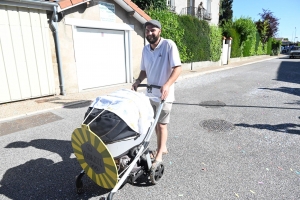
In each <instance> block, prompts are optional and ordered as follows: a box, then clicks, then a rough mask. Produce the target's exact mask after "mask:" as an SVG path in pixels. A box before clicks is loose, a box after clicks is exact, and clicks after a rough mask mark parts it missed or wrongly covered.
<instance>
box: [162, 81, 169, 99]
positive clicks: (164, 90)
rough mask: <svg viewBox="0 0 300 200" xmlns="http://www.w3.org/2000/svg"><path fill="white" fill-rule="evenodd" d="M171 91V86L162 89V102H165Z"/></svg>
mask: <svg viewBox="0 0 300 200" xmlns="http://www.w3.org/2000/svg"><path fill="white" fill-rule="evenodd" d="M169 91H170V86H169V85H167V84H165V85H163V86H162V87H161V88H160V92H161V97H160V98H161V100H165V99H166V98H167V97H168V95H169Z"/></svg>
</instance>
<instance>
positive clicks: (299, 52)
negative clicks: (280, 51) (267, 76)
mask: <svg viewBox="0 0 300 200" xmlns="http://www.w3.org/2000/svg"><path fill="white" fill-rule="evenodd" d="M295 57H300V47H299V46H294V47H293V48H292V49H291V51H290V58H295Z"/></svg>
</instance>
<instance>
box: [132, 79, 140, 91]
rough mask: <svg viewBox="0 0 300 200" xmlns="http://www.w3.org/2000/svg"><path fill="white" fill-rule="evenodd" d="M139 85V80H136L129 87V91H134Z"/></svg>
mask: <svg viewBox="0 0 300 200" xmlns="http://www.w3.org/2000/svg"><path fill="white" fill-rule="evenodd" d="M139 84H140V81H139V80H136V81H135V83H134V84H133V85H132V86H131V90H134V91H136V90H137V88H138V86H139Z"/></svg>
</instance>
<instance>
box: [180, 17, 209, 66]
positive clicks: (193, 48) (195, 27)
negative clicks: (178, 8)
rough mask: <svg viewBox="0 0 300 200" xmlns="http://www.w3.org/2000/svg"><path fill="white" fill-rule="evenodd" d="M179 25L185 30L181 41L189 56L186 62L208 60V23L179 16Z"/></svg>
mask: <svg viewBox="0 0 300 200" xmlns="http://www.w3.org/2000/svg"><path fill="white" fill-rule="evenodd" d="M179 23H180V26H181V27H183V28H184V30H185V31H184V36H183V38H182V41H183V43H184V44H185V46H186V47H187V53H188V55H189V59H187V60H186V62H197V61H207V60H210V45H209V44H210V38H209V33H210V29H209V25H208V23H207V22H206V21H203V20H201V21H199V20H198V19H197V18H195V17H192V16H188V15H183V16H179Z"/></svg>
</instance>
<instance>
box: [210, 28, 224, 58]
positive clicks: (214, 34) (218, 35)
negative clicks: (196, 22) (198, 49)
mask: <svg viewBox="0 0 300 200" xmlns="http://www.w3.org/2000/svg"><path fill="white" fill-rule="evenodd" d="M209 37H210V56H211V61H214V62H216V61H219V60H220V57H221V53H222V50H221V49H222V42H223V41H222V29H221V28H218V27H217V26H210V34H209Z"/></svg>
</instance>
